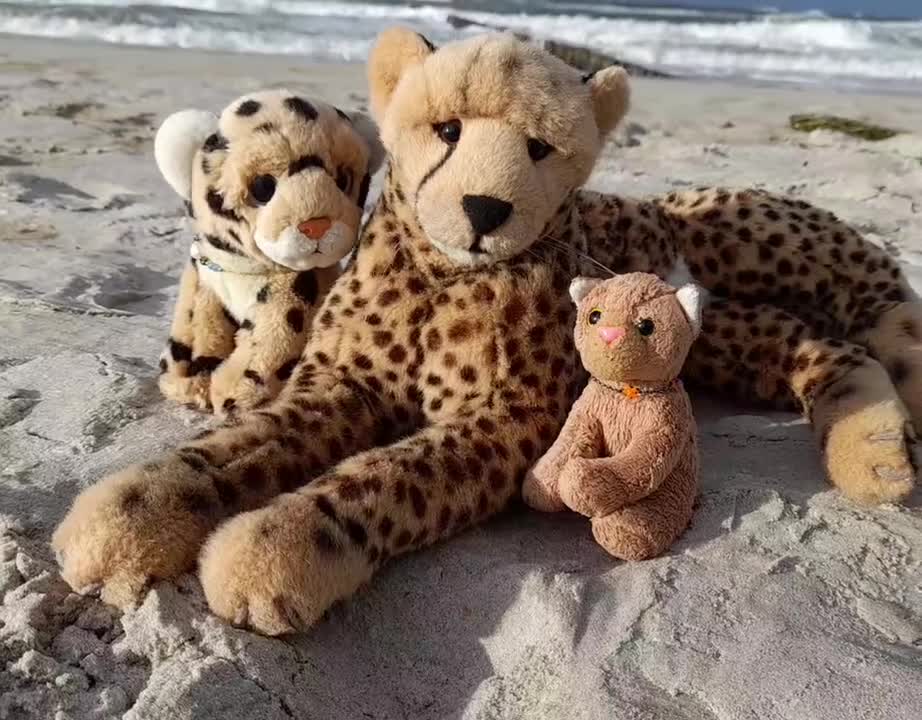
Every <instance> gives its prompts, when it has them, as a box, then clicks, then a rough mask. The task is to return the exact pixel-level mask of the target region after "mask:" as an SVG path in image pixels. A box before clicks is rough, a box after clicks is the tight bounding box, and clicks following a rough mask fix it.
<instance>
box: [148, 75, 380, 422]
mask: <svg viewBox="0 0 922 720" xmlns="http://www.w3.org/2000/svg"><path fill="white" fill-rule="evenodd" d="M154 154H155V156H156V159H157V164H158V166H159V167H160V170H161V172H162V173H163V176H164V178H165V179H166V180H167V182H168V183H169V184H170V185H171V186H172V187H173V189H174V190H176V192H177V193H179V195H180V196H181V197H182V198H183V200H184V201H185V202H186V207H187V209H188V212H189V214H190V215H191V216H192V221H193V224H194V228H195V233H196V235H195V240H194V241H193V243H192V246H191V258H190V263H189V264H188V265H187V266H186V269H185V271H184V272H183V276H182V279H181V281H180V288H179V298H178V301H177V304H176V310H175V315H174V318H173V326H172V329H171V331H170V339H169V343H168V344H167V348H166V350H165V351H164V353H163V355H162V357H161V359H160V370H161V375H160V388H161V390H162V392H163V393H164V394H165V395H166V396H167V397H170V398H173V399H175V400H178V401H180V402H185V403H189V404H192V405H195V406H197V407H199V408H202V409H206V408H209V407H213V408H214V410H215V412H216V413H218V414H221V415H223V414H229V413H232V412H234V411H236V410H244V409H247V408H250V407H252V406H253V405H255V404H258V403H259V402H261V401H263V400H266V399H268V398H271V397H274V396H275V395H276V394H278V391H279V389H280V387H281V385H282V384H283V383H284V382H285V380H287V379H288V376H289V375H290V374H291V371H292V368H294V365H295V363H296V362H297V361H298V358H299V357H300V356H301V351H302V350H303V349H304V344H305V342H306V341H307V333H308V330H309V326H310V321H311V318H312V316H313V314H314V311H315V310H316V308H317V306H318V304H319V302H320V300H322V298H323V296H324V295H325V294H326V292H327V290H329V288H330V286H331V285H332V284H333V281H334V280H335V279H336V277H337V276H338V275H339V266H338V263H339V261H340V260H341V259H342V258H343V257H344V256H345V255H346V254H347V253H349V252H350V251H351V250H352V248H353V246H354V245H355V241H356V238H357V237H358V232H359V223H360V222H361V218H362V208H363V206H364V204H365V197H366V195H367V194H368V185H369V181H370V177H371V174H372V173H374V171H375V170H376V169H377V167H378V165H379V164H380V162H381V160H382V156H383V153H382V152H381V148H380V144H379V142H378V137H377V130H376V128H375V127H374V124H373V123H372V122H371V121H370V120H369V119H368V118H366V117H365V116H363V115H362V114H360V113H356V114H352V115H347V114H346V113H344V112H343V111H341V110H339V109H337V108H335V107H332V106H330V105H328V104H326V103H323V102H319V101H317V100H313V99H306V98H303V97H300V96H298V95H296V94H294V93H292V92H289V91H287V90H268V91H264V92H258V93H251V94H248V95H245V96H243V97H242V98H239V99H237V100H235V101H234V102H232V103H231V104H230V106H228V107H227V109H225V110H224V112H223V113H222V114H221V116H220V117H218V116H216V115H214V114H212V113H209V112H204V111H200V110H183V111H181V112H177V113H174V114H173V115H170V116H169V117H168V118H167V119H166V120H165V121H164V123H163V125H161V127H160V130H159V131H158V132H157V137H156V139H155V142H154Z"/></svg>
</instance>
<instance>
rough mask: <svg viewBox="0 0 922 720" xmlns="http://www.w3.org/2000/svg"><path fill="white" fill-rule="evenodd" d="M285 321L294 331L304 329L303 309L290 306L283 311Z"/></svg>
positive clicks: (297, 331)
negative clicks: (286, 310)
mask: <svg viewBox="0 0 922 720" xmlns="http://www.w3.org/2000/svg"><path fill="white" fill-rule="evenodd" d="M285 322H287V323H288V326H289V327H290V328H291V329H292V330H294V331H295V332H296V333H299V332H302V331H303V330H304V311H303V310H301V308H296V307H293V308H290V309H289V310H288V312H287V313H285Z"/></svg>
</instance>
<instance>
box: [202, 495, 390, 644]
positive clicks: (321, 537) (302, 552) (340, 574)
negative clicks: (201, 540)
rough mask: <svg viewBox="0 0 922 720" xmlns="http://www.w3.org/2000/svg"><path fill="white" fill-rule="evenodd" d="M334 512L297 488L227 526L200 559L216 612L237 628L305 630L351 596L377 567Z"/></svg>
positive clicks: (278, 632) (279, 631) (272, 632)
mask: <svg viewBox="0 0 922 720" xmlns="http://www.w3.org/2000/svg"><path fill="white" fill-rule="evenodd" d="M318 504H319V505H320V506H321V507H323V508H325V509H327V513H324V512H323V511H321V510H319V509H318ZM330 513H331V510H330V508H329V506H328V505H324V504H323V500H322V499H321V500H319V502H318V500H317V496H313V495H312V494H310V493H299V494H293V495H284V496H282V497H280V498H279V499H278V500H277V501H276V502H275V503H273V504H271V505H269V506H267V507H265V508H262V509H260V510H255V511H253V512H247V513H243V514H241V515H237V516H236V517H234V518H232V519H231V520H230V521H228V522H227V523H225V524H224V525H223V526H221V527H220V528H219V529H218V530H217V531H216V532H215V533H214V534H213V535H212V536H211V538H210V539H209V540H208V542H207V543H206V545H205V549H204V551H203V552H202V556H201V559H200V570H199V576H200V578H201V581H202V587H203V588H204V590H205V597H206V598H207V600H208V604H209V606H210V607H211V610H212V611H213V612H214V613H215V614H216V615H218V616H220V617H223V618H224V619H226V620H228V621H229V622H231V623H232V624H234V625H237V626H241V627H249V628H252V629H253V630H256V631H257V632H260V633H263V634H265V635H282V634H285V633H291V632H297V631H301V630H306V629H307V628H309V627H311V626H312V625H314V624H315V623H316V622H317V621H318V620H319V619H320V617H321V616H322V615H323V613H324V612H326V610H327V609H328V608H329V607H330V606H331V605H333V603H335V602H336V601H338V600H341V599H344V598H346V597H349V596H350V595H352V594H353V593H354V592H355V591H356V590H357V589H358V588H359V587H360V586H361V585H362V583H364V582H367V581H368V579H369V578H370V577H371V573H372V566H371V564H370V563H369V562H368V560H367V558H366V557H365V554H364V552H363V551H362V548H360V547H359V546H358V545H357V544H356V538H355V537H354V536H353V537H350V535H349V533H347V532H346V531H344V530H343V529H342V528H341V526H340V525H339V524H338V522H337V521H336V520H335V514H333V515H331V514H330ZM354 535H355V533H354ZM361 536H362V538H363V539H364V538H365V536H364V531H362V533H361Z"/></svg>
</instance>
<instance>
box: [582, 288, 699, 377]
mask: <svg viewBox="0 0 922 720" xmlns="http://www.w3.org/2000/svg"><path fill="white" fill-rule="evenodd" d="M570 296H571V297H572V298H573V302H575V303H576V305H577V319H576V328H575V330H574V333H573V339H574V342H575V343H576V349H577V350H578V351H579V355H580V358H581V360H582V362H583V366H584V367H585V368H586V370H588V371H589V373H590V374H591V375H592V376H593V377H595V378H598V379H599V380H602V381H609V382H622V383H629V384H631V385H634V384H643V383H661V382H669V381H671V380H674V379H675V378H676V377H678V375H679V372H680V371H681V370H682V366H683V365H684V364H685V358H686V357H687V356H688V351H689V349H691V346H692V343H693V342H694V340H695V338H696V337H697V335H698V332H699V330H700V328H701V311H702V308H703V304H704V302H705V299H706V296H705V293H704V292H703V290H702V289H701V288H700V287H698V286H697V285H695V284H694V283H687V284H685V285H682V287H680V288H679V289H678V290H676V289H675V288H674V287H673V286H671V285H668V284H667V283H665V282H663V281H662V280H660V279H659V278H658V277H657V276H656V275H651V274H648V273H628V274H626V275H617V276H615V277H613V278H609V279H608V280H597V279H595V278H576V279H575V280H574V281H573V282H572V283H571V284H570Z"/></svg>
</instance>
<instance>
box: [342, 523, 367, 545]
mask: <svg viewBox="0 0 922 720" xmlns="http://www.w3.org/2000/svg"><path fill="white" fill-rule="evenodd" d="M344 525H345V530H346V534H347V535H348V536H349V539H350V540H351V541H352V542H354V543H355V544H356V545H358V546H359V547H365V543H367V542H368V533H367V532H366V531H365V528H363V527H362V526H361V524H360V523H358V522H356V521H355V520H352V519H351V518H346V520H345V521H344Z"/></svg>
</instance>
